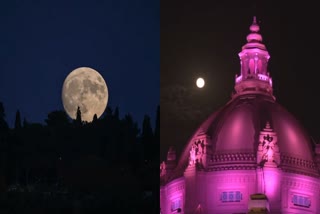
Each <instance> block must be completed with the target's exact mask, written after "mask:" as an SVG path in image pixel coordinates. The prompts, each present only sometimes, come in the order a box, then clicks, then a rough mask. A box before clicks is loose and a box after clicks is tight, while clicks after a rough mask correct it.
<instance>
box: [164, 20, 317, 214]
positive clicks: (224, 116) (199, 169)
mask: <svg viewBox="0 0 320 214" xmlns="http://www.w3.org/2000/svg"><path fill="white" fill-rule="evenodd" d="M259 30H260V27H259V26H258V24H257V22H256V19H255V18H254V20H253V23H252V25H251V27H250V33H249V35H248V36H247V43H246V44H245V45H244V46H242V50H241V52H240V53H239V58H240V65H241V66H240V74H239V75H236V76H235V86H234V93H233V95H232V97H231V100H230V101H229V102H228V103H226V104H225V105H224V106H223V107H221V108H220V109H219V110H218V111H216V112H214V113H213V114H212V115H211V116H209V118H208V119H207V120H205V121H204V122H203V123H202V124H201V125H200V127H199V128H198V129H197V130H196V131H195V133H194V134H193V136H192V137H191V138H190V140H189V142H187V144H186V146H185V148H184V150H183V152H182V154H181V155H180V158H179V159H178V161H177V162H176V154H175V151H174V150H173V149H172V148H171V149H170V150H169V152H168V156H167V161H163V162H162V163H161V165H160V181H161V186H160V206H161V213H163V214H170V213H176V212H181V213H184V214H192V213H200V211H199V210H201V212H202V210H203V213H208V214H211V213H214V214H226V213H251V212H248V211H249V210H254V209H256V208H259V209H261V203H264V205H263V206H264V208H265V209H266V210H268V213H284V214H289V213H290V214H301V213H317V214H319V213H320V212H319V210H320V204H319V201H320V195H319V192H320V182H319V181H320V180H319V178H320V175H319V172H320V144H318V145H315V148H313V146H312V142H311V139H310V138H309V136H308V135H307V133H306V131H305V130H304V128H303V127H302V126H301V125H300V124H299V122H298V121H297V120H296V119H295V117H294V116H293V115H292V114H290V113H289V112H288V111H287V110H286V109H285V108H284V107H282V106H281V105H280V104H278V103H277V102H276V99H275V97H274V95H273V87H272V78H271V76H270V73H269V72H268V68H267V66H268V60H269V58H270V55H269V53H268V51H267V49H266V47H265V45H264V44H263V43H262V36H261V35H260V34H259ZM261 195H262V196H264V198H265V199H267V200H265V201H262V202H261V201H257V200H256V199H253V198H255V197H256V196H259V197H260V196H261Z"/></svg>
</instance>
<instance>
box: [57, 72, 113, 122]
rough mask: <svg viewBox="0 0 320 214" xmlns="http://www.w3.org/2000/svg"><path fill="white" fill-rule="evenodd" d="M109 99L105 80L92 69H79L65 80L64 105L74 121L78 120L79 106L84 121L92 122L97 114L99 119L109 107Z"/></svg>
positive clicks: (63, 89) (63, 88)
mask: <svg viewBox="0 0 320 214" xmlns="http://www.w3.org/2000/svg"><path fill="white" fill-rule="evenodd" d="M108 97H109V93H108V87H107V84H106V82H105V80H104V79H103V77H102V76H101V74H100V73H99V72H98V71H96V70H94V69H92V68H88V67H80V68H77V69H75V70H73V71H72V72H70V74H69V75H68V76H67V77H66V79H65V80H64V83H63V87H62V103H63V107H64V109H65V111H66V112H67V114H68V115H69V117H71V118H72V119H76V115H77V109H78V106H79V107H80V111H81V119H82V120H83V121H86V122H91V121H92V120H93V117H94V115H95V114H96V115H97V117H98V118H99V117H100V116H101V115H102V114H103V112H104V111H105V109H106V107H107V103H108Z"/></svg>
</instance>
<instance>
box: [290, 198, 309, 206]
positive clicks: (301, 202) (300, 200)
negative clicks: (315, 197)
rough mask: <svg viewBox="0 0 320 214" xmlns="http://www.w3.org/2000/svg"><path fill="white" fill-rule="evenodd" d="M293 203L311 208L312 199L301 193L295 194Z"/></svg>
mask: <svg viewBox="0 0 320 214" xmlns="http://www.w3.org/2000/svg"><path fill="white" fill-rule="evenodd" d="M292 203H293V204H294V205H295V206H300V207H307V208H309V207H310V206H311V200H310V199H309V198H308V197H305V196H301V195H293V196H292Z"/></svg>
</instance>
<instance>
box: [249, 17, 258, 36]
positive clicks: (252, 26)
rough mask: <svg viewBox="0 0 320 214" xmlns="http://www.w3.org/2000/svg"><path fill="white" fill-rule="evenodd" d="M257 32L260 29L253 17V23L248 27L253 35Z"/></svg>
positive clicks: (255, 18)
mask: <svg viewBox="0 0 320 214" xmlns="http://www.w3.org/2000/svg"><path fill="white" fill-rule="evenodd" d="M259 30H260V27H259V25H258V24H257V17H256V16H254V17H253V22H252V24H251V26H250V31H251V32H253V33H256V32H258V31H259Z"/></svg>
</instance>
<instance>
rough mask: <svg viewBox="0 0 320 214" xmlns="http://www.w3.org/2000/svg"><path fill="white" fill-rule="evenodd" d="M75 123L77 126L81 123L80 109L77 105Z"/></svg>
mask: <svg viewBox="0 0 320 214" xmlns="http://www.w3.org/2000/svg"><path fill="white" fill-rule="evenodd" d="M76 125H77V126H81V125H82V118H81V110H80V107H79V106H78V109H77V115H76Z"/></svg>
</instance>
